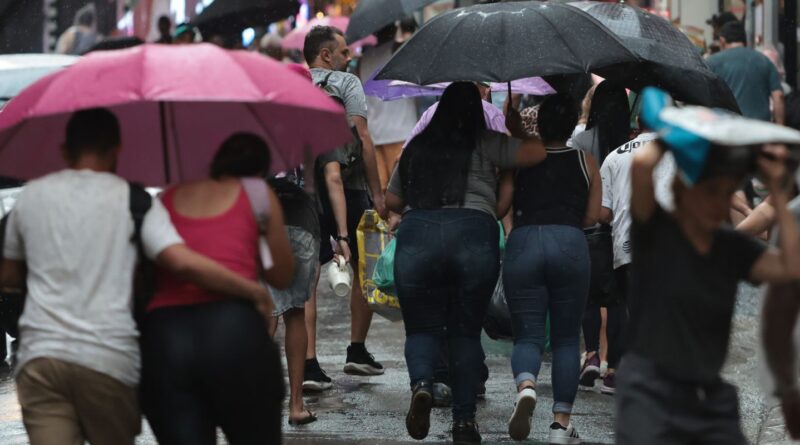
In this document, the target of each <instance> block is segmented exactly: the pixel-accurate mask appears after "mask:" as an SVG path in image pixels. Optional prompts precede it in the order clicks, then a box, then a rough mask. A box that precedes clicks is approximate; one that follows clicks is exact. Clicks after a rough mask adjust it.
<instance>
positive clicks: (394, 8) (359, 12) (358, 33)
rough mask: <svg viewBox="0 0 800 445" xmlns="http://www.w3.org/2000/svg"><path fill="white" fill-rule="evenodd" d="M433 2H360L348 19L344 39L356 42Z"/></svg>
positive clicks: (393, 0)
mask: <svg viewBox="0 0 800 445" xmlns="http://www.w3.org/2000/svg"><path fill="white" fill-rule="evenodd" d="M434 2H436V0H361V1H359V2H358V6H357V7H356V10H355V11H354V12H353V16H352V17H350V24H349V25H348V26H347V33H346V35H345V38H346V39H347V42H348V43H353V42H357V41H359V40H361V39H363V38H364V37H367V36H369V35H370V34H372V33H374V32H376V31H379V30H380V29H382V28H383V27H384V26H386V25H388V24H390V23H392V22H394V21H395V20H399V19H402V18H404V17H408V16H409V15H411V14H413V13H414V11H416V10H418V9H420V8H423V7H425V6H427V5H430V4H431V3H434Z"/></svg>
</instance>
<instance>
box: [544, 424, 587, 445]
mask: <svg viewBox="0 0 800 445" xmlns="http://www.w3.org/2000/svg"><path fill="white" fill-rule="evenodd" d="M550 443H551V444H559V445H561V444H564V445H578V444H580V443H581V437H580V436H579V435H578V430H576V429H575V427H574V426H572V423H570V424H569V425H568V426H567V427H566V428H564V427H563V426H561V424H560V423H558V422H553V424H552V425H550Z"/></svg>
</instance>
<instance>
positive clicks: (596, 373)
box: [578, 366, 600, 388]
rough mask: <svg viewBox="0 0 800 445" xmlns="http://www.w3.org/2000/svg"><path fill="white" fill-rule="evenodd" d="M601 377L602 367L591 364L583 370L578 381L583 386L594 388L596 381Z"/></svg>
mask: <svg viewBox="0 0 800 445" xmlns="http://www.w3.org/2000/svg"><path fill="white" fill-rule="evenodd" d="M598 378H600V368H598V367H597V366H589V367H587V368H586V369H584V370H583V372H582V373H581V378H580V381H579V382H578V383H579V384H580V385H581V386H587V387H589V388H594V382H595V380H597V379H598Z"/></svg>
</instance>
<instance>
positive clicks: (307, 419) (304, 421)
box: [289, 409, 317, 426]
mask: <svg viewBox="0 0 800 445" xmlns="http://www.w3.org/2000/svg"><path fill="white" fill-rule="evenodd" d="M306 413H307V414H308V415H307V416H305V417H303V418H302V419H299V420H292V418H291V417H290V418H289V425H291V426H300V425H308V424H309V423H314V422H316V421H317V415H316V414H314V413H312V412H311V410H309V409H306Z"/></svg>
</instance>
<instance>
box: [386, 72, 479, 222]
mask: <svg viewBox="0 0 800 445" xmlns="http://www.w3.org/2000/svg"><path fill="white" fill-rule="evenodd" d="M485 131H486V119H485V117H484V115H483V104H482V103H481V95H480V93H479V92H478V87H476V86H475V84H474V83H472V82H453V83H452V84H450V86H448V87H447V89H445V90H444V93H443V94H442V99H441V100H440V101H439V105H438V107H437V109H436V112H435V113H434V115H433V118H432V119H431V122H430V124H428V126H427V127H425V129H424V130H422V132H421V133H420V134H419V135H417V136H415V137H414V138H413V139H412V140H411V142H410V143H409V144H408V147H406V149H405V150H404V151H403V154H402V156H401V157H400V165H399V167H398V168H399V174H400V179H401V184H402V190H403V197H404V198H405V200H406V203H408V205H410V206H411V207H412V208H415V209H438V208H442V207H444V206H449V205H463V204H464V197H465V195H466V190H467V177H468V176H469V171H470V167H471V166H472V154H473V152H474V151H475V148H476V147H477V145H478V142H479V141H480V140H481V138H482V137H483V134H484V132H485Z"/></svg>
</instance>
